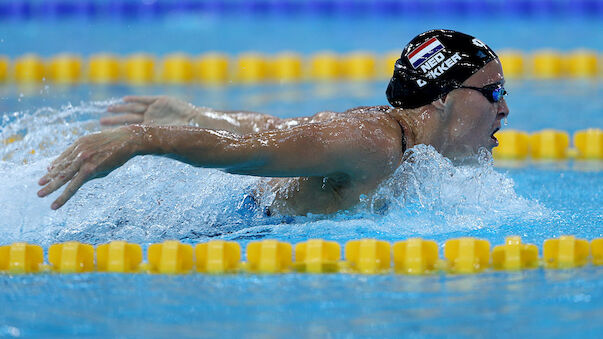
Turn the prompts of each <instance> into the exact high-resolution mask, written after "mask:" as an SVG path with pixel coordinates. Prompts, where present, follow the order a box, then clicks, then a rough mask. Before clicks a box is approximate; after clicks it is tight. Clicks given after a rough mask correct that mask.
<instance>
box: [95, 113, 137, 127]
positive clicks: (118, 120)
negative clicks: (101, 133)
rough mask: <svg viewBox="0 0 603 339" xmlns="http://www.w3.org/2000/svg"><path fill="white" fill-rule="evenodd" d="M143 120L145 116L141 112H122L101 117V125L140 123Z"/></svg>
mask: <svg viewBox="0 0 603 339" xmlns="http://www.w3.org/2000/svg"><path fill="white" fill-rule="evenodd" d="M143 121H144V117H143V116H142V115H140V114H121V115H118V116H114V117H105V118H101V119H100V123H101V125H121V124H139V123H141V122H143Z"/></svg>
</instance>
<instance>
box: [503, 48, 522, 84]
mask: <svg viewBox="0 0 603 339" xmlns="http://www.w3.org/2000/svg"><path fill="white" fill-rule="evenodd" d="M498 58H499V59H500V62H501V64H502V68H503V72H504V74H505V78H509V79H513V78H521V77H523V75H524V56H523V54H522V53H521V52H519V51H513V50H506V51H501V52H500V53H498Z"/></svg>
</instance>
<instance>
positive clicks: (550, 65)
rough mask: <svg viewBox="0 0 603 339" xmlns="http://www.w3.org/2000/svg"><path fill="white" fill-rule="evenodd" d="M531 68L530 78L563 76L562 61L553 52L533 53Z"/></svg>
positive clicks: (559, 56) (557, 54)
mask: <svg viewBox="0 0 603 339" xmlns="http://www.w3.org/2000/svg"><path fill="white" fill-rule="evenodd" d="M531 66H532V67H531V70H532V76H533V77H534V78H536V79H557V78H560V77H561V76H562V75H563V59H562V58H561V54H559V53H558V52H555V51H551V50H542V51H538V52H536V53H534V54H533V55H532V65H531ZM503 71H504V69H503Z"/></svg>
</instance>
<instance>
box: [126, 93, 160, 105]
mask: <svg viewBox="0 0 603 339" xmlns="http://www.w3.org/2000/svg"><path fill="white" fill-rule="evenodd" d="M157 99H159V97H158V96H153V95H128V96H125V97H124V99H123V100H124V101H125V102H137V103H140V104H145V105H150V104H152V103H154V102H155V101H156V100H157Z"/></svg>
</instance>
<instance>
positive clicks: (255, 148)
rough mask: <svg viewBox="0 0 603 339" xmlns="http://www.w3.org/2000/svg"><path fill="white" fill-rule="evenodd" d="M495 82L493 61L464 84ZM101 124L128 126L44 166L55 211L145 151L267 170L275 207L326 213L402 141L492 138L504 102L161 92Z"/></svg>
mask: <svg viewBox="0 0 603 339" xmlns="http://www.w3.org/2000/svg"><path fill="white" fill-rule="evenodd" d="M493 83H504V77H503V74H502V68H501V65H500V62H499V61H498V60H493V61H491V62H490V63H488V64H487V65H486V66H484V67H483V68H482V69H481V70H479V71H478V72H477V73H475V74H474V75H472V76H471V77H470V78H469V79H467V80H466V81H465V82H464V83H463V85H465V86H475V87H483V86H485V85H489V84H493ZM108 111H109V112H112V113H115V115H113V116H111V117H107V118H103V119H101V123H102V124H104V125H116V124H127V125H126V126H121V127H117V128H113V129H110V130H105V131H102V132H98V133H94V134H90V135H86V136H84V137H81V138H79V139H78V140H77V141H76V142H75V143H74V144H72V145H71V146H70V147H69V148H68V149H67V150H65V151H64V152H63V153H62V154H61V155H60V156H59V157H58V158H57V159H55V160H54V161H53V162H52V163H51V164H50V166H49V167H48V173H47V174H46V175H44V176H43V177H42V178H41V179H40V180H39V184H40V185H41V186H44V187H43V188H42V189H41V190H40V191H39V192H38V196H40V197H44V196H47V195H49V194H51V193H52V192H54V191H56V190H57V189H59V188H60V187H62V186H63V185H65V184H67V187H66V189H65V190H64V191H63V193H62V194H61V195H60V196H59V197H58V198H57V199H56V200H55V201H54V202H53V203H52V205H51V208H52V209H58V208H60V207H61V206H62V205H64V204H65V202H67V200H69V199H70V198H71V197H72V196H73V194H75V192H76V191H77V190H78V189H79V188H80V187H81V186H82V185H83V184H84V183H86V182H87V181H89V180H91V179H94V178H99V177H103V176H106V175H107V174H109V173H110V172H111V171H113V170H115V169H116V168H118V167H120V166H121V165H123V164H124V163H126V162H127V161H128V160H129V159H131V158H132V157H134V156H136V155H143V154H154V155H162V156H167V157H170V158H174V159H177V160H180V161H183V162H186V163H188V164H191V165H193V166H197V167H207V168H219V169H222V170H223V171H225V172H228V173H236V174H244V175H253V176H261V177H266V180H264V181H263V182H262V183H263V184H260V185H259V186H258V188H257V193H258V195H260V196H261V193H264V192H265V191H266V190H272V191H273V192H275V193H276V199H275V200H274V202H273V203H272V206H271V208H272V210H273V211H276V212H280V213H282V214H307V213H309V212H311V213H333V212H336V211H339V210H342V209H347V208H350V207H352V206H354V205H355V204H357V203H358V201H359V197H360V195H362V194H370V193H371V192H373V191H374V190H375V189H376V188H377V186H378V185H379V184H380V183H381V182H382V181H383V180H384V179H386V178H388V177H389V176H390V175H391V174H392V173H393V172H394V171H395V170H396V168H397V167H398V166H399V165H400V164H401V162H402V155H403V149H402V144H403V143H402V137H403V134H402V131H404V138H405V143H406V145H407V148H410V147H412V146H414V145H417V144H429V145H432V146H434V147H435V148H436V149H437V150H438V151H439V152H440V153H442V154H443V155H444V156H447V157H449V158H451V159H462V158H463V157H466V156H468V155H470V154H474V153H475V152H476V151H477V150H478V149H479V148H482V147H484V148H486V149H488V150H491V149H492V147H495V146H496V145H497V141H496V139H495V138H493V137H492V136H493V133H494V132H495V131H496V130H497V129H498V128H500V124H501V120H502V119H503V118H505V117H506V116H507V115H508V114H509V111H508V107H507V104H506V102H505V100H504V99H502V100H501V101H499V102H498V103H491V102H489V101H488V100H487V99H486V98H485V97H484V96H483V95H482V94H481V93H479V92H478V91H475V90H471V89H456V90H453V91H451V92H450V93H448V94H447V95H446V96H445V97H443V98H442V99H440V100H436V101H434V102H433V103H431V104H429V105H425V106H423V107H420V108H417V109H412V110H408V109H397V108H392V107H388V106H375V107H358V108H355V109H351V110H348V111H346V112H343V113H336V112H321V113H318V114H316V115H314V116H311V117H301V118H292V119H280V118H277V117H273V116H269V115H265V114H259V113H253V112H225V111H216V110H212V109H208V108H202V107H195V106H193V105H191V104H187V103H184V102H182V101H179V100H176V99H173V98H169V97H136V96H133V97H126V98H124V103H123V104H119V105H115V106H111V107H109V109H108Z"/></svg>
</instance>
